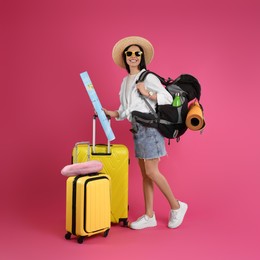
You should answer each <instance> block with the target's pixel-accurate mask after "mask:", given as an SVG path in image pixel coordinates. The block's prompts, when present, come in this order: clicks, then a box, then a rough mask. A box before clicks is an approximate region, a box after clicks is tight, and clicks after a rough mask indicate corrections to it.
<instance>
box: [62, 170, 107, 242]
mask: <svg viewBox="0 0 260 260" xmlns="http://www.w3.org/2000/svg"><path fill="white" fill-rule="evenodd" d="M110 201H111V197H110V177H109V176H108V175H106V174H97V173H96V174H91V175H78V176H72V177H69V178H68V179H67V182H66V231H67V233H66V234H65V238H66V239H70V238H71V235H72V234H73V235H75V236H77V241H78V243H80V244H81V243H83V241H84V238H85V237H88V236H92V235H95V234H98V233H104V237H106V236H107V235H108V232H109V230H110V227H111V218H110V211H111V204H110Z"/></svg>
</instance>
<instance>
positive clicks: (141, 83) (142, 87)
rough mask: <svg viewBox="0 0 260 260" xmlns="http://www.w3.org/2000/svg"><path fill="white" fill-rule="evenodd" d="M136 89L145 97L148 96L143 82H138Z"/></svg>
mask: <svg viewBox="0 0 260 260" xmlns="http://www.w3.org/2000/svg"><path fill="white" fill-rule="evenodd" d="M136 89H137V90H138V91H139V92H140V93H141V94H142V95H143V96H145V97H148V96H149V93H148V90H147V89H146V87H145V85H144V83H143V82H139V83H137V84H136Z"/></svg>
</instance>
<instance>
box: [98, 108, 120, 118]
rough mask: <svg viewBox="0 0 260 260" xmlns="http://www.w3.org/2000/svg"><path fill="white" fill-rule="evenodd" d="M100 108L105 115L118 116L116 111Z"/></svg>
mask: <svg viewBox="0 0 260 260" xmlns="http://www.w3.org/2000/svg"><path fill="white" fill-rule="evenodd" d="M102 110H103V111H104V112H105V114H106V115H107V116H110V117H119V114H118V112H117V111H111V110H107V109H105V108H102Z"/></svg>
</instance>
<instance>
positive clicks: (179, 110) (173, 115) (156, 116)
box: [132, 70, 201, 141]
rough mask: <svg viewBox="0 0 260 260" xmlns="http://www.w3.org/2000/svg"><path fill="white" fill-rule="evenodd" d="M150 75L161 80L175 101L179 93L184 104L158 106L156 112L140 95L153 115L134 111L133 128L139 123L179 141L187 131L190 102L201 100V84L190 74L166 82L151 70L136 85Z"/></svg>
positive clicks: (144, 73)
mask: <svg viewBox="0 0 260 260" xmlns="http://www.w3.org/2000/svg"><path fill="white" fill-rule="evenodd" d="M149 73H152V74H153V75H155V76H156V77H157V78H158V79H159V80H160V82H161V83H162V84H163V85H164V86H165V88H166V90H167V91H168V92H169V93H170V94H171V95H172V97H173V99H174V97H175V95H176V94H177V93H178V95H179V96H180V98H181V101H182V102H181V103H182V104H181V106H178V107H174V106H172V104H168V105H158V104H157V105H156V110H154V109H153V108H152V107H151V105H150V104H149V102H148V101H147V100H146V98H145V97H144V96H142V95H141V94H140V95H141V97H142V98H143V100H144V101H145V102H146V104H147V106H148V107H149V109H150V111H151V113H142V112H139V111H133V112H132V120H133V126H134V123H135V122H139V123H141V124H142V125H145V126H148V127H154V128H157V129H158V130H159V131H160V133H161V134H162V135H163V136H164V137H166V138H168V139H176V140H177V141H179V140H180V137H181V136H182V135H183V134H184V133H185V132H186V130H187V126H186V124H185V120H186V117H187V114H188V103H189V101H191V100H193V99H194V98H196V99H197V100H198V101H199V100H200V96H201V86H200V83H199V82H198V80H197V79H196V78H195V77H193V76H192V75H189V74H182V75H180V76H179V77H178V78H177V79H175V80H172V79H171V78H168V79H167V80H165V79H164V78H163V77H161V76H159V75H158V74H156V73H154V72H152V71H149V70H146V71H144V72H143V73H142V74H141V75H140V77H139V79H138V80H137V82H136V83H138V82H142V81H144V80H145V78H146V76H147V75H148V74H149Z"/></svg>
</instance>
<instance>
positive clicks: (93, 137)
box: [92, 114, 111, 154]
mask: <svg viewBox="0 0 260 260" xmlns="http://www.w3.org/2000/svg"><path fill="white" fill-rule="evenodd" d="M97 117H98V115H97V114H94V116H93V124H92V153H96V149H95V148H96V119H97ZM107 118H108V121H109V124H111V118H110V116H107ZM107 154H111V149H110V141H109V140H107Z"/></svg>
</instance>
